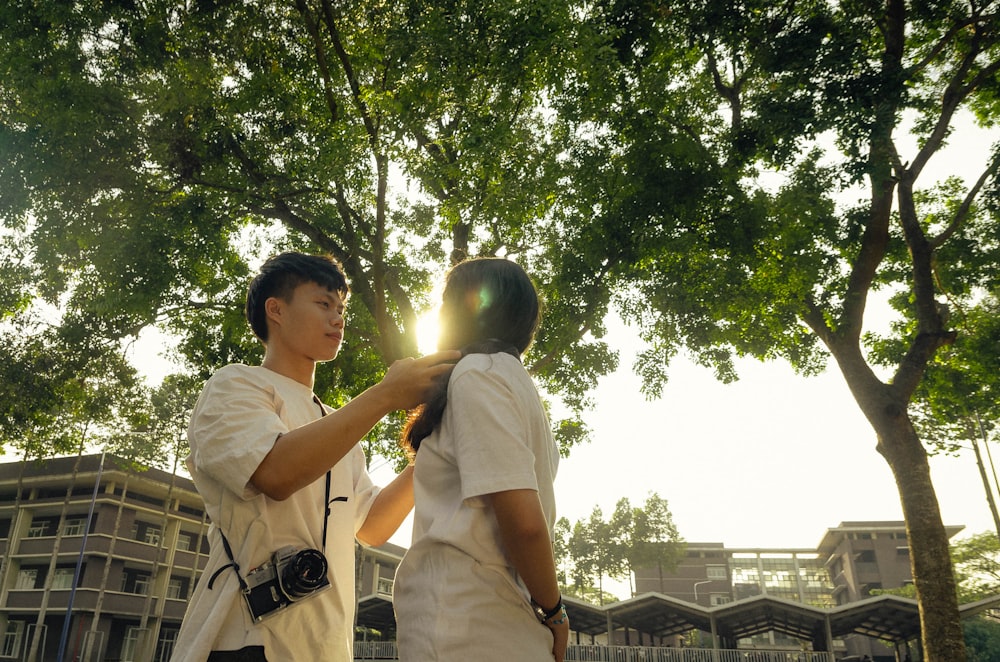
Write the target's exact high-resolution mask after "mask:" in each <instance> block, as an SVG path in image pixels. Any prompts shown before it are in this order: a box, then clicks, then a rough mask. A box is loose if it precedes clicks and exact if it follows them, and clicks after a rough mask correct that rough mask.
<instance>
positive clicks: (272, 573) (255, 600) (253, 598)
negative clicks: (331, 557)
mask: <svg viewBox="0 0 1000 662" xmlns="http://www.w3.org/2000/svg"><path fill="white" fill-rule="evenodd" d="M246 584H247V587H246V590H245V591H244V592H243V598H244V599H245V600H246V603H247V607H248V608H249V610H250V616H251V617H253V620H254V621H255V622H257V621H261V620H263V619H264V618H265V617H267V616H270V615H272V614H275V613H277V612H279V611H281V610H282V609H284V608H286V607H288V606H290V605H292V604H294V603H296V602H298V601H300V600H303V599H305V598H308V597H309V596H312V595H316V594H317V593H319V592H320V591H322V590H324V589H327V588H330V580H329V578H328V577H327V562H326V557H325V556H324V555H323V552H321V551H319V550H318V549H310V548H305V549H299V548H296V547H282V548H281V549H279V550H278V551H276V552H275V553H274V554H272V555H271V560H270V561H268V562H266V563H263V564H262V565H260V566H258V567H256V568H254V569H253V570H251V571H250V572H248V573H247V576H246Z"/></svg>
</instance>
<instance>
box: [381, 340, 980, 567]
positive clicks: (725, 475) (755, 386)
mask: <svg viewBox="0 0 1000 662" xmlns="http://www.w3.org/2000/svg"><path fill="white" fill-rule="evenodd" d="M609 341H610V342H611V344H612V346H615V347H619V348H621V347H635V346H636V343H635V341H634V333H632V332H630V330H629V329H628V328H627V327H625V326H624V325H622V324H617V325H614V326H612V328H611V335H610V338H609ZM633 351H634V350H633ZM632 358H633V356H632V353H630V352H628V351H623V352H622V357H621V359H622V360H621V367H620V369H619V370H618V371H617V372H616V373H614V374H613V375H610V376H608V377H606V378H604V379H602V380H601V381H600V382H599V383H598V386H597V389H596V391H595V392H594V401H595V403H596V406H595V407H594V409H593V410H592V411H590V412H588V413H587V414H586V415H585V417H584V420H585V421H586V423H587V424H588V425H589V426H590V427H591V429H592V434H591V437H592V441H591V443H589V444H586V445H582V446H579V447H577V448H575V449H574V450H573V451H572V453H571V455H570V457H569V458H568V459H563V460H562V461H561V463H560V466H559V474H558V476H557V478H556V502H557V510H558V515H559V516H565V517H567V518H569V520H570V521H571V522H575V521H577V520H581V519H585V518H587V517H589V515H590V513H591V511H592V510H593V509H594V507H595V506H599V507H600V508H601V509H602V511H603V513H604V516H605V518H608V517H609V516H610V514H611V512H612V511H613V510H614V507H615V504H616V503H617V501H618V500H619V499H620V498H622V497H627V498H628V499H629V501H630V502H631V503H632V505H634V506H640V505H642V503H643V502H644V501H645V500H646V497H647V496H648V495H649V493H650V492H656V493H657V494H658V495H659V496H660V497H662V498H664V499H666V500H667V502H668V504H669V506H670V511H671V513H672V514H673V518H674V523H675V524H676V525H677V528H678V530H679V532H680V534H681V536H682V537H683V538H684V539H685V540H687V541H689V542H722V543H725V544H726V546H727V547H770V548H775V547H796V548H815V547H816V545H817V544H818V543H819V541H820V539H821V538H822V537H823V534H824V533H825V532H826V529H828V528H831V527H835V526H837V525H839V524H840V522H842V521H848V520H902V519H903V515H902V509H901V507H900V504H899V496H898V493H897V492H896V487H895V482H894V481H893V477H892V473H891V471H890V470H889V466H888V464H887V463H886V462H885V460H884V459H883V458H882V456H881V455H879V454H878V452H877V451H876V450H875V434H874V432H873V430H872V428H871V426H870V425H869V424H868V422H867V420H865V418H864V417H863V416H862V414H861V412H860V410H859V409H858V407H857V405H856V404H855V402H854V400H853V398H852V397H851V394H850V392H849V391H848V389H847V386H846V384H845V383H844V381H843V379H842V378H841V376H840V375H839V373H837V372H836V371H835V370H828V371H827V372H825V373H824V374H822V375H820V376H817V377H800V376H797V375H795V373H793V372H792V370H791V368H789V367H788V366H787V365H786V364H784V363H779V362H773V363H767V364H764V363H760V362H757V361H752V360H751V361H746V362H743V363H741V364H739V374H740V376H741V378H740V380H739V381H738V382H736V383H734V384H728V385H726V384H722V383H720V382H718V381H717V380H716V379H715V378H714V377H713V375H712V373H711V371H710V370H708V369H706V368H702V367H699V366H696V365H694V364H693V363H690V362H688V361H686V360H683V359H681V358H678V359H676V360H675V361H674V362H673V363H672V364H671V366H670V368H669V371H668V372H669V375H670V381H669V383H668V385H667V387H666V389H665V392H664V394H663V397H662V398H660V399H658V400H656V401H653V402H649V401H646V400H645V399H644V397H643V396H642V395H641V394H640V391H639V378H638V377H636V376H635V375H633V374H632V373H631V370H630V367H631V364H632ZM996 452H997V454H998V457H996V458H995V459H996V461H997V462H998V463H1000V450H998V451H996ZM931 466H932V473H933V479H934V483H935V486H936V488H937V492H938V499H939V501H940V504H941V512H942V517H943V519H944V522H945V524H947V525H953V524H954V525H964V526H966V527H967V528H966V530H965V531H963V532H962V533H961V534H959V537H962V536H964V535H968V534H970V533H979V532H982V531H985V530H988V529H991V528H993V524H992V516H991V515H990V511H989V507H988V505H987V502H986V500H985V491H984V489H985V488H984V487H983V485H982V482H981V479H980V477H979V472H978V469H977V467H976V464H975V460H974V456H973V454H972V452H971V451H969V452H968V453H966V454H965V455H963V456H961V457H957V458H949V457H943V456H938V457H935V458H932V460H931ZM374 475H375V479H376V482H379V483H383V482H385V481H388V480H389V479H390V478H391V472H390V471H388V470H386V469H377V470H376V471H375V474H374ZM393 542H395V543H397V544H399V545H402V546H407V545H408V543H409V528H408V525H404V526H403V527H402V528H401V530H400V532H399V533H397V535H396V536H395V537H394V538H393Z"/></svg>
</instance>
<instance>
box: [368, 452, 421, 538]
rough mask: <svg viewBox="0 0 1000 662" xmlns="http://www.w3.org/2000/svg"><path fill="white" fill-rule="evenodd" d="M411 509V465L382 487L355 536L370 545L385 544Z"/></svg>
mask: <svg viewBox="0 0 1000 662" xmlns="http://www.w3.org/2000/svg"><path fill="white" fill-rule="evenodd" d="M411 510H413V465H412V464H411V465H410V466H408V467H406V468H405V469H403V470H402V471H400V472H399V475H397V476H396V477H395V478H393V479H392V482H390V483H389V484H388V485H386V486H385V487H383V488H382V490H381V491H380V492H379V493H378V496H377V497H375V502H374V503H373V504H372V507H371V509H370V510H369V511H368V516H367V517H366V518H365V523H364V524H362V525H361V528H360V529H358V533H357V538H358V540H360V541H361V542H362V543H364V544H366V545H369V546H371V547H378V546H379V545H383V544H385V543H386V542H387V541H388V540H389V538H391V537H392V534H394V533H395V532H396V529H398V528H399V525H400V524H402V523H403V520H405V519H406V516H407V515H409V514H410V511H411Z"/></svg>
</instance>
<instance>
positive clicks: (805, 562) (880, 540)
mask: <svg viewBox="0 0 1000 662" xmlns="http://www.w3.org/2000/svg"><path fill="white" fill-rule="evenodd" d="M962 528H963V527H961V526H949V527H946V530H947V532H948V535H949V537H951V536H954V535H955V534H957V533H958V532H959V531H961V530H962ZM635 575H636V576H635V589H636V594H637V595H639V594H642V593H645V592H657V593H662V594H663V595H667V596H670V597H674V598H679V599H681V600H686V601H689V602H694V603H696V604H699V605H702V606H706V607H709V606H716V605H722V604H727V603H729V602H733V601H735V600H742V599H744V598H750V597H753V596H756V595H765V596H770V597H775V598H781V599H784V600H789V601H791V602H798V603H802V604H807V605H810V606H813V607H822V608H832V607H837V606H839V605H844V604H849V603H851V602H857V601H859V600H863V599H865V598H867V597H870V596H871V595H872V591H873V590H875V589H882V588H886V589H890V588H899V587H902V586H905V585H907V584H910V583H912V575H911V572H910V556H909V547H908V545H907V540H906V526H905V523H904V522H885V521H867V522H841V523H840V525H839V526H836V527H834V528H831V529H827V531H826V533H825V534H824V535H823V537H822V539H821V541H820V543H819V545H818V546H817V547H816V548H815V549H774V548H732V547H726V546H725V545H724V544H723V543H688V544H687V546H686V551H685V556H684V558H683V559H682V560H681V562H680V563H679V564H678V566H677V568H676V569H674V570H673V571H671V572H667V573H665V572H664V571H663V570H662V568H641V569H638V570H637V571H636V573H635ZM741 645H743V646H748V647H753V646H766V647H777V648H789V649H797V648H799V647H800V646H801V642H799V641H797V640H794V639H790V638H786V637H781V636H780V635H777V634H775V633H773V632H767V633H762V634H761V635H758V636H756V637H754V638H753V639H751V640H747V641H743V642H741ZM838 652H839V653H845V654H849V655H856V656H858V657H859V658H860V657H862V656H864V655H868V656H869V657H871V658H873V659H879V658H883V657H884V658H887V659H891V658H892V656H891V654H890V652H889V651H887V650H886V649H885V646H884V645H882V644H880V643H878V642H876V641H874V640H872V639H870V638H868V637H863V636H860V635H852V636H849V637H846V638H845V639H844V640H842V641H840V642H838Z"/></svg>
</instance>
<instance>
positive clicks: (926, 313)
mask: <svg viewBox="0 0 1000 662" xmlns="http://www.w3.org/2000/svg"><path fill="white" fill-rule="evenodd" d="M589 7H590V9H589V11H587V12H586V13H585V21H584V27H583V28H581V30H583V31H585V32H586V34H588V35H590V37H589V38H591V39H593V40H595V41H600V37H601V36H603V37H605V39H604V40H603V42H600V43H601V46H602V47H601V48H597V49H594V50H593V52H594V53H595V57H592V58H590V59H588V60H587V61H586V67H578V70H581V71H582V73H581V74H580V75H579V76H577V77H575V78H573V79H572V80H570V81H569V82H568V84H567V86H566V88H565V89H564V94H563V95H562V96H560V98H559V99H558V101H557V102H556V105H557V107H558V108H559V110H560V113H561V117H563V118H564V119H565V120H566V121H567V122H568V123H569V124H570V125H571V128H570V129H567V130H568V131H569V130H576V131H577V132H578V133H577V135H580V136H581V137H586V140H584V139H581V140H580V141H579V142H578V143H577V144H576V145H575V146H574V149H573V151H572V157H571V158H572V159H574V161H575V163H577V164H578V165H577V170H578V172H581V173H587V174H591V173H593V174H594V179H593V180H588V184H589V183H590V182H592V181H599V182H600V184H599V185H598V186H590V185H588V186H587V187H583V186H579V187H577V188H576V190H574V191H571V192H570V194H569V195H567V196H566V198H567V200H566V202H567V203H569V202H570V200H569V199H568V198H571V197H573V198H575V199H574V200H573V201H572V204H568V206H567V207H566V208H564V209H563V210H562V211H561V213H562V214H564V215H565V216H566V217H567V218H573V219H578V220H580V221H581V223H580V224H579V225H578V226H577V228H576V229H575V231H574V233H573V235H572V236H571V237H569V238H568V243H569V244H570V246H569V247H568V248H567V249H565V250H564V253H566V254H573V253H574V250H573V246H575V245H580V246H587V245H590V244H592V243H594V242H595V241H602V242H603V243H605V244H607V245H608V246H609V248H610V250H611V251H613V255H614V256H615V260H614V265H615V266H614V268H613V270H612V273H611V276H610V279H611V280H612V281H614V282H620V283H629V284H630V285H631V289H629V288H625V287H623V288H622V290H620V291H622V292H623V299H622V303H621V310H622V313H623V315H624V316H625V318H626V320H627V321H630V322H632V323H634V324H636V325H637V326H638V327H639V329H640V332H641V333H642V335H643V337H644V339H645V340H646V341H648V351H646V352H645V353H644V354H643V355H642V356H641V358H640V360H639V362H638V364H637V366H636V369H637V371H638V372H639V373H640V374H641V375H642V376H643V377H644V378H645V381H646V388H647V391H648V392H649V393H650V394H654V395H655V394H657V393H658V392H659V390H660V388H662V385H663V383H664V381H665V379H666V377H667V374H668V372H667V371H666V370H665V365H666V364H667V362H668V361H669V359H670V357H671V356H673V355H674V354H675V353H676V352H677V351H678V350H679V349H680V348H685V349H687V351H690V352H691V353H692V354H693V355H694V356H695V358H696V359H697V360H698V361H699V362H700V363H702V364H703V365H706V366H711V367H713V368H714V369H715V370H716V373H717V374H718V376H719V377H720V378H722V379H726V380H728V379H734V378H735V377H736V375H735V374H734V369H733V357H735V356H754V357H757V358H760V359H762V360H770V359H775V358H782V359H785V360H788V361H789V362H790V363H791V364H792V365H793V366H794V367H795V368H796V369H797V370H799V371H800V372H802V373H804V374H810V373H814V372H816V371H818V370H820V369H821V368H822V366H823V365H824V364H825V362H826V360H827V357H832V358H833V360H834V362H835V363H836V365H837V367H838V368H839V370H840V372H841V373H842V375H843V376H844V379H845V381H846V383H847V385H848V386H849V388H850V390H851V392H852V393H853V395H854V398H855V400H856V402H857V404H858V406H859V408H860V409H861V411H862V412H863V413H864V415H865V416H866V418H867V419H868V421H869V422H870V423H871V426H872V429H873V431H874V433H875V436H876V438H877V445H876V448H877V450H878V452H879V453H880V454H881V455H882V456H883V458H884V459H885V461H886V462H887V463H888V465H889V467H890V468H891V470H892V472H893V474H894V476H895V480H896V484H897V487H898V490H899V494H900V501H901V504H902V506H903V512H904V517H905V519H906V523H907V531H908V539H909V542H910V547H911V563H912V571H913V577H914V581H915V584H916V587H917V595H918V600H919V603H920V615H921V616H920V617H921V625H922V632H923V644H924V651H925V654H926V656H927V659H928V660H934V661H944V660H947V661H948V662H952V661H955V660H962V659H964V657H965V655H964V651H963V644H962V630H961V624H960V620H959V616H958V605H957V599H956V591H955V580H954V575H953V573H952V569H951V564H950V560H949V557H948V539H947V536H946V533H945V530H944V526H943V524H942V522H941V516H940V510H939V507H938V503H937V498H936V495H935V492H934V486H933V484H932V482H931V479H930V471H929V466H928V461H927V451H926V449H925V447H924V445H923V444H922V443H921V440H920V438H919V437H918V435H917V433H916V431H915V429H914V425H913V421H912V420H911V417H910V414H909V405H910V403H911V402H912V400H913V396H914V393H915V391H916V390H917V388H918V386H919V385H920V383H921V379H922V377H923V375H924V373H925V371H926V369H927V366H928V364H929V362H930V361H931V360H932V358H933V357H934V356H935V354H936V352H937V351H938V350H939V349H941V348H942V347H945V346H947V345H949V344H950V343H952V342H954V340H955V338H956V332H955V329H954V328H953V327H952V326H951V322H950V319H949V317H948V314H947V308H948V307H949V306H946V305H945V304H946V303H948V304H949V305H950V307H951V308H953V309H954V307H955V303H956V302H958V303H960V304H961V305H962V307H964V308H969V307H970V304H971V303H972V302H974V301H975V300H976V298H977V296H978V295H979V294H980V293H982V292H983V291H988V290H991V289H993V288H994V287H995V286H996V283H997V275H998V273H1000V270H998V268H997V267H998V259H997V258H998V244H997V237H996V233H995V228H996V222H997V219H996V212H997V206H996V192H997V177H996V173H997V169H998V166H1000V159H998V154H997V153H996V152H994V154H993V156H992V157H991V158H990V159H989V160H988V161H987V162H985V163H983V164H982V168H981V171H980V175H979V176H978V177H977V178H975V179H974V181H972V182H970V183H969V184H959V183H957V182H948V183H946V184H945V185H943V186H939V187H937V188H932V187H930V186H928V185H924V183H923V181H922V179H921V175H922V174H924V173H925V169H926V167H927V165H928V163H929V162H930V160H931V159H932V157H934V156H935V154H937V153H938V152H939V151H940V150H941V148H942V147H943V146H944V145H945V144H946V143H947V141H948V139H949V137H950V136H951V134H952V132H953V131H954V130H955V118H956V115H957V113H959V112H960V111H962V110H965V111H971V112H972V113H975V116H976V118H977V120H978V121H979V122H981V123H982V124H983V125H985V126H995V125H996V120H997V117H998V115H997V103H996V100H997V94H996V93H997V83H996V81H997V78H996V75H997V71H998V69H1000V57H998V56H1000V43H998V34H997V26H998V21H997V15H996V5H995V3H992V2H971V3H966V4H960V3H943V4H942V3H931V4H928V3H919V2H907V1H906V0H886V1H885V2H883V3H869V2H853V1H851V2H846V3H845V2H836V3H834V2H826V1H824V0H810V1H807V2H796V3H777V4H775V3H766V2H757V1H756V0H749V1H743V2H736V3H734V2H731V1H729V0H726V1H715V0H704V1H702V2H696V3H686V4H683V5H676V4H657V3H646V2H632V1H631V0H606V1H604V2H598V3H594V4H593V5H590V6H589ZM587 26H590V27H592V30H590V31H587V30H586V27H587ZM581 41H587V38H582V39H581ZM906 137H912V138H913V140H914V142H915V146H914V147H910V146H909V145H908V144H907V142H906V141H905V140H904V138H906ZM918 183H919V184H920V185H919V186H918ZM560 202H563V200H561V201H560ZM583 210H591V212H592V216H593V220H592V222H586V221H587V214H586V213H585V212H584V211H583ZM582 252H584V253H585V252H586V251H585V250H584V251H582ZM874 292H888V293H890V295H891V296H890V299H891V304H892V306H893V308H894V310H895V312H896V314H898V315H899V317H900V319H901V320H903V323H902V324H901V325H900V326H898V327H896V328H894V329H893V330H892V331H891V337H892V338H893V339H894V340H895V341H896V342H895V343H894V345H893V351H892V352H891V359H892V364H891V367H887V366H885V365H883V363H882V361H881V358H882V357H880V356H871V355H869V354H866V350H870V348H871V344H870V343H869V341H873V340H874V338H872V337H871V336H869V335H866V334H864V333H863V331H864V323H865V322H866V316H865V312H866V310H867V307H868V304H869V302H870V299H871V295H872V294H873V293H874ZM883 356H884V357H888V356H889V355H888V354H885V355H883ZM807 436H808V435H804V437H807ZM804 443H805V442H804Z"/></svg>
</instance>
